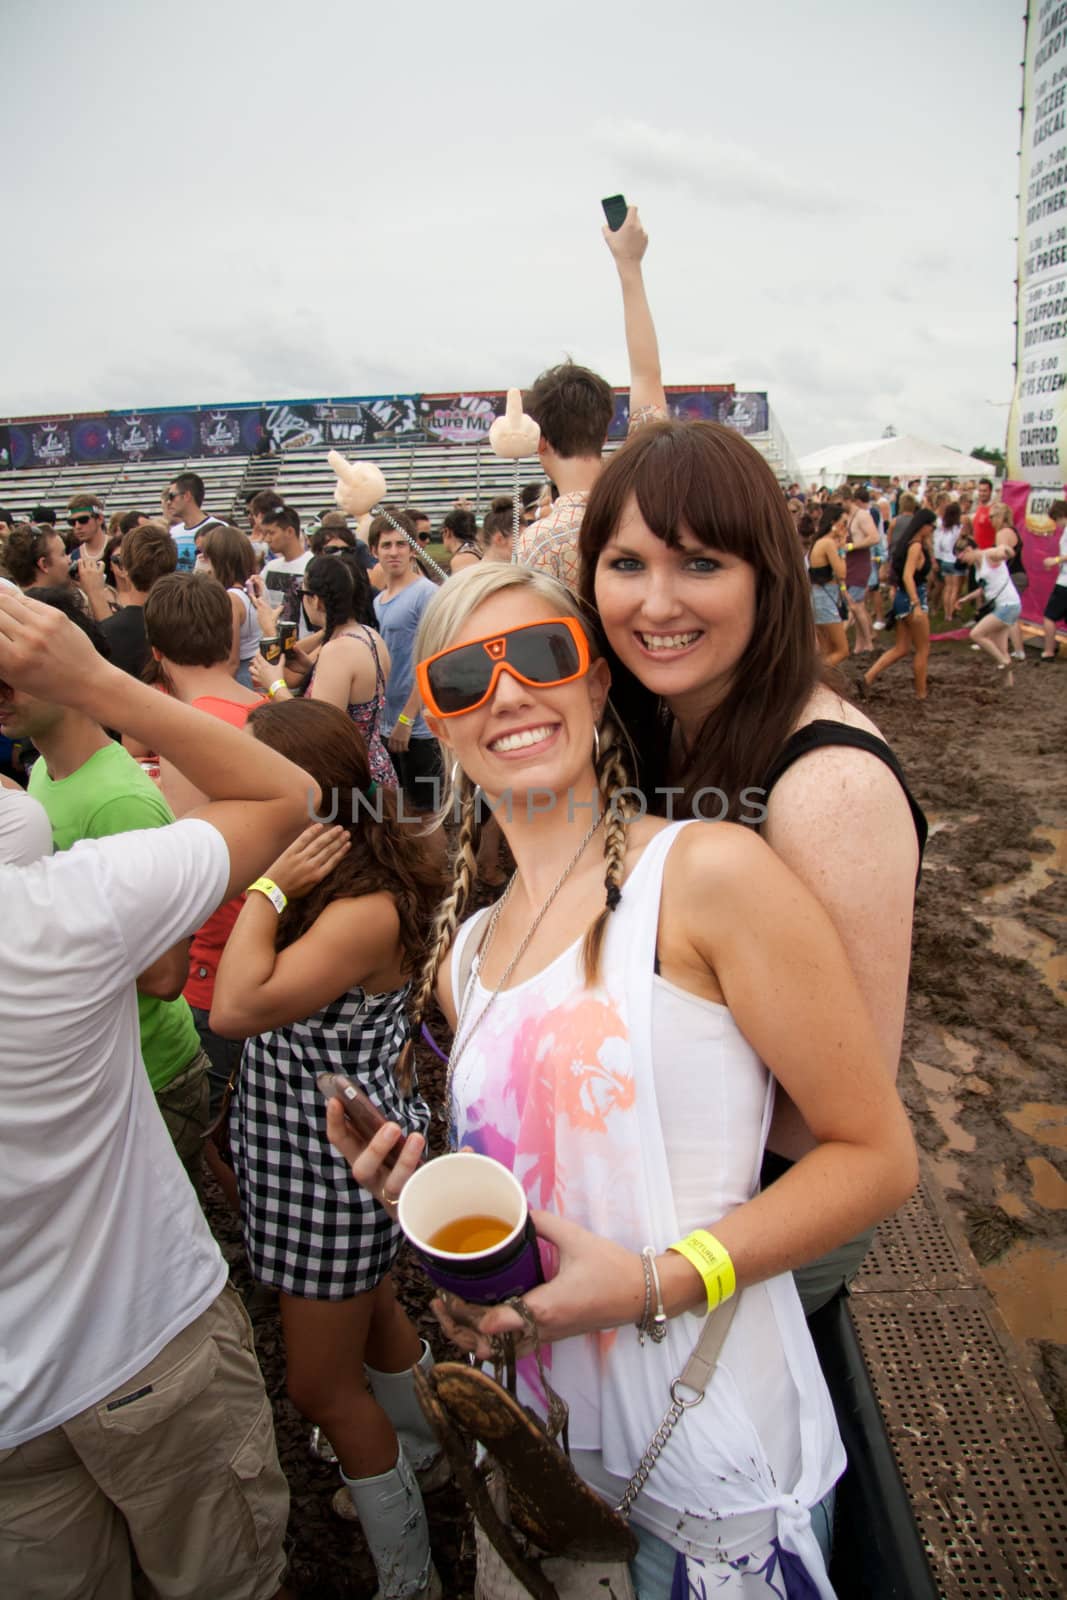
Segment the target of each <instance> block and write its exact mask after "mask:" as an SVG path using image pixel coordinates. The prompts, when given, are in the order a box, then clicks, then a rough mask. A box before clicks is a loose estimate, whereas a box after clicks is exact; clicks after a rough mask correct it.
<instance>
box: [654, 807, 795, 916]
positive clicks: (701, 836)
mask: <svg viewBox="0 0 1067 1600" xmlns="http://www.w3.org/2000/svg"><path fill="white" fill-rule="evenodd" d="M775 870H776V863H775V857H774V852H773V850H771V849H770V848H769V846H768V845H767V844H766V843H765V842H764V840H763V839H761V838H760V836H759V834H758V833H757V832H756V830H755V828H752V827H746V826H744V825H743V824H742V823H739V822H703V823H694V824H693V825H692V827H687V828H683V829H682V830H681V831H680V833H679V835H678V838H677V839H676V840H675V842H674V844H673V846H672V847H671V851H670V854H669V855H668V857H667V865H666V869H665V872H664V881H665V884H666V886H667V888H668V890H670V889H671V888H672V887H677V888H678V889H679V890H680V891H684V895H685V898H686V900H687V901H688V902H690V903H692V904H693V905H697V904H701V903H705V901H704V897H705V896H706V895H709V894H714V895H716V896H718V897H720V899H721V896H722V894H723V892H724V891H726V890H728V889H729V888H730V886H731V885H733V886H736V887H737V889H738V890H739V891H741V892H744V891H745V889H746V887H751V886H752V884H753V881H754V879H755V878H756V877H757V876H758V875H760V874H763V873H765V872H768V871H771V872H774V871H775Z"/></svg>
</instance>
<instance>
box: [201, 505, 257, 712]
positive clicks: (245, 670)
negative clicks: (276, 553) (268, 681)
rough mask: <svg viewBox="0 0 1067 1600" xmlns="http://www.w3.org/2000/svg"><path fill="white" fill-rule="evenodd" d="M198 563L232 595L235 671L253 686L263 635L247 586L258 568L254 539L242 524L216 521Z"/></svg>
mask: <svg viewBox="0 0 1067 1600" xmlns="http://www.w3.org/2000/svg"><path fill="white" fill-rule="evenodd" d="M198 564H199V566H200V567H201V569H202V570H203V571H205V572H210V573H211V574H213V576H214V577H216V578H217V579H218V580H219V582H220V583H221V584H222V587H223V588H224V589H225V590H226V593H227V594H228V595H229V598H230V610H231V612H232V613H233V646H232V650H231V658H232V661H233V665H234V673H233V675H234V677H235V678H236V679H237V682H238V683H243V684H244V686H245V688H246V689H251V688H252V687H253V684H252V670H251V669H252V661H253V658H254V657H255V656H256V654H257V653H258V651H259V641H260V639H261V638H262V637H263V635H262V633H261V632H260V627H259V621H258V619H257V617H256V608H255V606H254V605H253V603H252V601H251V599H250V598H249V595H248V589H247V587H246V585H247V583H248V580H249V578H250V577H251V576H252V574H253V573H254V572H255V570H256V552H255V551H254V550H253V548H252V541H251V539H250V538H249V537H248V535H247V533H242V532H241V530H240V528H232V527H230V525H229V523H226V522H219V523H216V524H215V525H214V526H213V527H210V528H209V529H208V531H207V532H206V533H205V535H204V540H203V545H202V547H201V551H200V560H199V563H198Z"/></svg>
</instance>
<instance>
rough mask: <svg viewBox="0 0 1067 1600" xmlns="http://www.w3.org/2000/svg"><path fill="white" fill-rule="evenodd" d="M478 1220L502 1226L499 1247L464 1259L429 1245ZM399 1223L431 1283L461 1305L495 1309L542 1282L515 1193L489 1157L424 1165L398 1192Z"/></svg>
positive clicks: (518, 1189)
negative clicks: (453, 1227)
mask: <svg viewBox="0 0 1067 1600" xmlns="http://www.w3.org/2000/svg"><path fill="white" fill-rule="evenodd" d="M479 1215H488V1216H491V1217H498V1218H500V1220H501V1222H504V1223H507V1224H508V1225H509V1232H508V1233H507V1235H506V1236H505V1238H503V1239H502V1240H501V1241H500V1243H499V1244H498V1245H495V1246H493V1247H492V1248H491V1249H488V1250H481V1251H477V1252H473V1253H471V1254H470V1255H466V1254H458V1253H453V1252H451V1251H443V1250H436V1249H434V1248H433V1247H432V1246H431V1245H430V1244H429V1242H428V1241H429V1240H431V1239H433V1238H434V1237H436V1235H437V1234H438V1232H439V1230H440V1229H441V1228H442V1227H444V1226H446V1225H447V1224H449V1223H452V1222H456V1221H458V1220H459V1219H460V1218H463V1217H469V1216H479ZM398 1220H399V1222H400V1226H401V1228H402V1229H403V1231H404V1234H405V1235H406V1237H407V1239H408V1242H409V1244H410V1245H411V1247H412V1250H413V1251H414V1253H415V1256H416V1258H417V1260H418V1261H419V1264H420V1265H421V1267H422V1268H423V1270H424V1271H425V1273H426V1275H427V1277H428V1278H429V1279H430V1281H431V1282H432V1283H435V1284H436V1285H437V1287H438V1288H439V1289H444V1290H446V1291H447V1292H448V1293H449V1294H454V1295H458V1296H459V1297H460V1298H461V1299H463V1300H470V1301H473V1302H474V1303H476V1304H477V1305H495V1304H497V1303H498V1302H499V1301H501V1300H507V1299H509V1298H510V1297H511V1296H512V1295H520V1294H525V1293H526V1291H527V1290H528V1289H533V1288H535V1287H536V1285H537V1284H539V1283H543V1282H544V1276H543V1274H542V1271H541V1253H540V1250H539V1249H538V1243H537V1235H536V1233H535V1232H534V1226H533V1222H532V1221H531V1219H530V1213H529V1210H528V1209H527V1205H526V1196H525V1194H524V1193H523V1190H522V1186H521V1184H520V1183H519V1181H518V1179H517V1178H516V1177H515V1175H514V1173H513V1172H511V1171H510V1170H509V1169H508V1168H507V1167H506V1166H504V1165H503V1163H502V1162H500V1161H495V1160H493V1158H492V1157H491V1156H483V1155H478V1154H476V1153H475V1152H473V1151H461V1152H456V1153H454V1154H452V1155H444V1156H437V1157H435V1159H434V1160H433V1161H428V1162H427V1163H426V1165H425V1166H424V1167H420V1168H419V1170H418V1172H415V1173H413V1174H412V1176H411V1177H410V1178H409V1179H408V1181H407V1183H406V1184H405V1185H404V1188H403V1190H402V1191H401V1194H400V1206H399V1215H398Z"/></svg>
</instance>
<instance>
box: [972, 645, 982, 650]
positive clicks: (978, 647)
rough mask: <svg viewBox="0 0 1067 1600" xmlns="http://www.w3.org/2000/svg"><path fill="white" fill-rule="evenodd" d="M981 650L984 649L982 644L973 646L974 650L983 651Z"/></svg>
mask: <svg viewBox="0 0 1067 1600" xmlns="http://www.w3.org/2000/svg"><path fill="white" fill-rule="evenodd" d="M981 648H982V646H981V645H980V644H972V646H971V649H972V650H981Z"/></svg>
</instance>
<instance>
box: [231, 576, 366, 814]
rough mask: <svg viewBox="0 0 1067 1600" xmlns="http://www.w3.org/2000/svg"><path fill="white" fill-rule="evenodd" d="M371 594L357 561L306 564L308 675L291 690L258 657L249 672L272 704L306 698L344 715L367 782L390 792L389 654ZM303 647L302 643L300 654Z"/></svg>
mask: <svg viewBox="0 0 1067 1600" xmlns="http://www.w3.org/2000/svg"><path fill="white" fill-rule="evenodd" d="M370 595H371V591H370V582H369V580H368V578H367V574H366V572H365V571H364V569H363V567H362V565H361V564H360V562H359V560H358V559H354V560H350V559H349V558H348V557H347V556H344V555H340V556H336V555H322V556H316V557H315V559H314V560H313V561H310V562H309V563H308V567H307V571H306V572H305V573H304V583H303V600H304V610H305V611H306V612H307V617H308V621H309V622H310V623H311V626H312V627H313V628H314V629H316V630H321V635H322V643H321V645H320V646H319V648H318V650H317V651H316V652H315V653H314V656H313V659H312V664H311V668H310V671H309V672H308V673H307V675H306V677H305V678H304V679H303V681H302V682H301V683H300V684H299V685H298V686H297V688H296V689H290V688H289V686H288V684H287V683H286V682H285V679H284V678H283V677H281V676H280V675H279V672H278V668H277V666H276V665H273V666H272V665H271V663H270V662H269V661H265V660H264V659H263V658H262V656H261V657H259V658H258V659H257V660H256V661H255V662H254V663H253V665H252V673H253V677H254V678H255V681H256V683H257V684H258V685H259V686H260V688H262V689H264V690H265V691H266V692H267V693H268V694H269V695H270V697H271V699H272V700H278V701H285V700H288V699H291V698H292V696H293V695H294V694H295V695H298V696H305V695H306V696H307V697H308V698H309V699H311V700H326V701H329V703H330V704H331V705H335V706H337V707H339V709H340V710H342V711H344V712H347V714H348V715H349V716H350V717H351V718H352V721H353V722H354V723H355V725H356V727H357V728H358V729H359V731H360V733H361V734H362V735H363V740H364V743H365V744H366V746H367V755H368V759H369V761H370V770H371V776H372V778H373V779H374V781H375V782H376V783H380V784H382V785H383V786H384V787H386V788H389V789H395V788H396V772H395V770H394V767H393V763H392V761H391V760H390V757H389V751H388V750H387V749H386V746H385V741H384V740H383V738H382V735H381V719H382V712H383V709H384V707H385V688H386V684H387V683H388V681H389V668H390V660H389V650H388V647H387V645H386V643H385V640H384V639H383V638H382V636H381V634H380V633H378V631H377V630H376V629H375V628H374V627H373V626H372V624H373V621H374V607H373V604H372V602H371V597H370ZM368 617H369V619H370V621H369V622H368V620H367V619H368ZM307 648H308V646H307V641H306V640H305V641H304V649H305V650H307Z"/></svg>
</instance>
